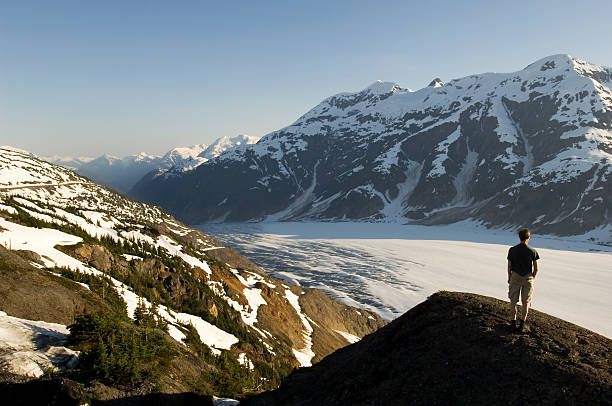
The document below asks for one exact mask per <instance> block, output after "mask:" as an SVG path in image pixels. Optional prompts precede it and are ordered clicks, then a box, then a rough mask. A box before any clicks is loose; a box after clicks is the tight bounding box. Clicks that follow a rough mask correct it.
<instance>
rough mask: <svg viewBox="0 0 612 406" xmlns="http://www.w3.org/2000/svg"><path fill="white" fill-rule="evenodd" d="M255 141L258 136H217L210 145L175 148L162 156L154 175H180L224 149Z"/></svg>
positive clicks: (222, 151) (217, 154) (219, 153)
mask: <svg viewBox="0 0 612 406" xmlns="http://www.w3.org/2000/svg"><path fill="white" fill-rule="evenodd" d="M257 141H259V138H256V137H251V136H249V135H246V134H240V135H237V136H235V137H227V136H225V137H221V138H217V139H216V140H215V142H213V143H212V144H210V145H206V144H201V145H196V146H193V147H188V148H175V149H173V150H171V151H169V152H168V153H166V155H164V156H163V158H162V164H161V165H159V167H158V168H156V169H157V172H156V175H157V176H159V175H162V174H163V175H165V176H174V175H180V174H181V173H183V172H185V171H190V170H192V169H195V168H197V167H198V166H200V165H201V164H203V163H204V162H206V161H208V160H210V159H213V158H216V157H218V156H219V155H221V154H222V153H224V152H226V151H230V150H232V149H234V148H240V147H244V146H245V145H249V144H255V143H256V142H257ZM141 178H142V176H141ZM139 180H140V179H139Z"/></svg>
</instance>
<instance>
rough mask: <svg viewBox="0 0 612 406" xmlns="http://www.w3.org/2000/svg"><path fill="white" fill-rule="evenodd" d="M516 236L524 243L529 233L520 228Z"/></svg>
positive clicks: (527, 230) (529, 235)
mask: <svg viewBox="0 0 612 406" xmlns="http://www.w3.org/2000/svg"><path fill="white" fill-rule="evenodd" d="M518 236H519V238H520V239H521V242H525V241H527V240H528V239H529V237H531V233H530V232H529V229H528V228H521V229H520V230H519V232H518Z"/></svg>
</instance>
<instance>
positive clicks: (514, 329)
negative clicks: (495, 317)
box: [510, 320, 518, 331]
mask: <svg viewBox="0 0 612 406" xmlns="http://www.w3.org/2000/svg"><path fill="white" fill-rule="evenodd" d="M517 328H518V327H517V325H516V320H512V321H511V322H510V329H511V330H512V331H516V329H517Z"/></svg>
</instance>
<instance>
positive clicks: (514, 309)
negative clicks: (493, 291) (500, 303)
mask: <svg viewBox="0 0 612 406" xmlns="http://www.w3.org/2000/svg"><path fill="white" fill-rule="evenodd" d="M517 313H518V312H517V302H513V301H510V320H516V314H517Z"/></svg>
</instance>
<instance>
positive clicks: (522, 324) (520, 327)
mask: <svg viewBox="0 0 612 406" xmlns="http://www.w3.org/2000/svg"><path fill="white" fill-rule="evenodd" d="M525 330H527V325H526V324H525V322H524V321H523V320H519V325H518V331H520V332H521V333H522V332H524V331H525Z"/></svg>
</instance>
